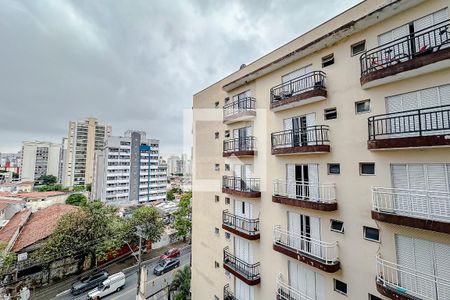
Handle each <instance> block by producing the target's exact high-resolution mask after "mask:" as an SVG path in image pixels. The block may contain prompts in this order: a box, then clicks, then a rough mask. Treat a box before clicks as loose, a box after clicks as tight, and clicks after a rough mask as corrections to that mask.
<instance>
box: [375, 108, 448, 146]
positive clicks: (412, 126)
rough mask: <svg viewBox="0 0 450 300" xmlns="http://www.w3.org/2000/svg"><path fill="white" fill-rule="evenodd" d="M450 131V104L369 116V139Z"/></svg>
mask: <svg viewBox="0 0 450 300" xmlns="http://www.w3.org/2000/svg"><path fill="white" fill-rule="evenodd" d="M449 133H450V105H442V106H436V107H430V108H422V109H414V110H408V111H404V112H397V113H390V114H384V115H378V116H372V117H369V140H376V139H383V138H385V139H386V138H401V137H421V136H431V135H441V134H449Z"/></svg>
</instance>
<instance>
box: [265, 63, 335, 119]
mask: <svg viewBox="0 0 450 300" xmlns="http://www.w3.org/2000/svg"><path fill="white" fill-rule="evenodd" d="M325 78H326V75H325V73H324V72H322V71H313V72H310V73H308V74H305V75H303V76H300V77H297V78H294V79H292V80H290V81H287V82H285V83H282V84H279V85H277V86H274V87H273V88H271V89H270V109H271V110H272V111H274V112H277V111H282V110H286V109H290V108H293V107H297V106H301V105H305V104H308V103H312V102H317V101H321V100H325V99H326V98H327V90H326V88H325Z"/></svg>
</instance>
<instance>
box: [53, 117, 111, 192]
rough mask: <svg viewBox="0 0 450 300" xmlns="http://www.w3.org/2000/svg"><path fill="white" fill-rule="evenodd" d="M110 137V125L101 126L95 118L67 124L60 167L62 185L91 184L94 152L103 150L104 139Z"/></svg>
mask: <svg viewBox="0 0 450 300" xmlns="http://www.w3.org/2000/svg"><path fill="white" fill-rule="evenodd" d="M110 135H111V125H105V124H102V123H100V122H99V121H98V120H97V119H96V118H92V117H89V118H86V119H85V120H82V121H71V122H69V133H68V136H67V145H65V149H64V150H65V151H64V166H63V167H62V170H63V185H65V186H75V185H85V184H90V183H92V179H93V176H94V154H95V151H96V150H100V149H103V147H104V146H105V139H106V138H107V137H109V136H110Z"/></svg>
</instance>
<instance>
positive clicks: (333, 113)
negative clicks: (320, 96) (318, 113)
mask: <svg viewBox="0 0 450 300" xmlns="http://www.w3.org/2000/svg"><path fill="white" fill-rule="evenodd" d="M323 114H324V117H325V120H333V119H337V109H336V107H333V108H327V109H325V110H324V111H323Z"/></svg>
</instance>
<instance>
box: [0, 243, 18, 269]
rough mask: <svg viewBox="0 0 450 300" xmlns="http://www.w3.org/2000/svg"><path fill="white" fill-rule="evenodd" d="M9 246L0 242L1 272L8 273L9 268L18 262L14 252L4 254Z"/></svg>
mask: <svg viewBox="0 0 450 300" xmlns="http://www.w3.org/2000/svg"><path fill="white" fill-rule="evenodd" d="M7 246H8V243H7V242H0V262H1V265H0V272H2V273H3V272H6V271H8V269H9V267H10V266H11V265H12V264H13V263H14V262H15V261H16V258H17V257H16V254H15V253H14V252H6V253H3V252H4V251H5V249H6V247H7Z"/></svg>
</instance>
